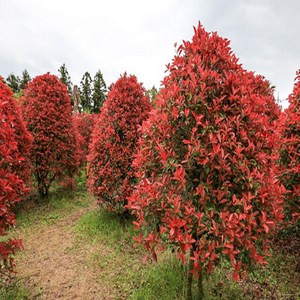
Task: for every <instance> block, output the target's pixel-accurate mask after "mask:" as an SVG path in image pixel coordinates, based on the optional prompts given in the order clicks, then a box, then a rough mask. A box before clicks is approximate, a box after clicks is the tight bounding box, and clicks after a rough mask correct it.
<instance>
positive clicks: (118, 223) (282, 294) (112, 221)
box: [0, 184, 300, 300]
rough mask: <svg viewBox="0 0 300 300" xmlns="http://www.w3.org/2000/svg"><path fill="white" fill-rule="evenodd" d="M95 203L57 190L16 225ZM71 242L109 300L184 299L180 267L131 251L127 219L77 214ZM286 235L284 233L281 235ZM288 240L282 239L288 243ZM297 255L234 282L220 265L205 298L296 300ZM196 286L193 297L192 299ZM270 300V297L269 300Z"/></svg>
mask: <svg viewBox="0 0 300 300" xmlns="http://www.w3.org/2000/svg"><path fill="white" fill-rule="evenodd" d="M93 201H95V200H94V199H93V198H92V197H91V196H89V195H88V194H87V193H86V191H85V190H84V185H83V184H82V188H81V189H79V190H77V191H76V192H70V191H66V190H63V189H57V190H56V191H54V192H52V195H51V197H50V198H49V201H48V202H47V203H46V202H45V203H42V204H41V205H38V206H36V207H34V208H32V209H31V210H30V211H23V212H20V213H18V215H17V224H18V225H17V226H18V227H21V228H26V229H28V230H30V227H31V226H35V225H43V226H48V225H51V224H53V223H55V222H57V221H58V220H61V219H62V218H64V217H66V216H67V214H68V213H70V211H73V210H76V209H80V208H81V207H88V206H90V205H91V203H92V202H93ZM74 234H75V236H76V241H75V243H74V245H72V246H71V247H70V248H68V249H66V251H70V252H72V251H74V253H75V252H76V251H78V248H80V247H78V245H85V246H86V247H87V248H88V249H89V251H88V252H87V253H88V254H87V255H88V257H87V261H88V265H87V267H88V268H91V269H93V270H94V271H96V274H97V276H98V279H99V281H100V280H101V281H104V282H105V283H107V285H108V287H109V288H111V290H112V299H130V300H152V299H153V300H155V299H165V300H168V299H170V300H171V299H172V300H173V299H174V300H183V299H185V296H184V295H185V285H186V279H185V275H186V273H187V270H186V267H183V266H182V265H181V264H180V263H179V262H178V260H177V259H176V258H175V257H174V254H172V253H171V251H166V252H165V253H161V254H160V255H159V257H158V262H157V263H153V262H150V261H148V263H147V264H143V262H142V261H143V258H144V256H145V255H146V254H147V253H146V252H145V250H144V249H142V248H141V247H137V248H135V247H134V246H133V243H134V242H133V236H134V235H135V231H134V228H133V225H132V223H131V220H124V219H120V218H119V216H117V215H115V214H113V213H109V212H106V211H104V210H102V209H99V208H97V209H96V210H94V211H91V212H88V213H86V214H85V215H83V216H82V217H81V218H80V219H79V220H78V221H77V223H76V224H75V227H74ZM284 234H285V235H288V234H287V233H284ZM289 238H290V236H288V238H287V243H288V242H289ZM297 259H299V251H298V253H281V252H280V249H279V250H276V251H274V254H273V256H272V257H270V258H269V259H268V262H269V264H268V265H267V266H256V267H255V268H254V270H253V272H252V273H251V274H249V276H248V278H247V279H245V280H243V281H241V282H239V283H236V282H234V281H233V280H232V278H231V270H230V266H229V264H228V263H226V262H224V263H222V265H221V266H219V267H218V268H216V269H215V271H214V272H213V273H212V274H210V276H209V278H207V279H205V281H204V284H203V285H204V290H205V296H206V298H205V299H208V300H217V299H225V300H226V299H228V300H230V299H234V300H242V299H280V300H281V299H291V300H296V299H300V280H299V278H300V275H299V270H298V271H297V263H298V261H297ZM196 290H197V289H196V282H194V286H193V292H194V294H195V295H196V293H197V291H196ZM272 297H273V298H272ZM0 299H3V300H10V299H14V300H21V299H24V300H26V299H30V298H29V292H28V290H26V288H24V287H23V286H22V285H21V284H20V283H19V282H16V281H13V282H12V283H11V284H9V285H8V286H6V287H2V288H1V287H0Z"/></svg>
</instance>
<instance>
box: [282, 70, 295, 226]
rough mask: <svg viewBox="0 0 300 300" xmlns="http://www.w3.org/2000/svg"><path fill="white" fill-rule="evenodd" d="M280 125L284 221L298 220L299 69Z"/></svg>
mask: <svg viewBox="0 0 300 300" xmlns="http://www.w3.org/2000/svg"><path fill="white" fill-rule="evenodd" d="M295 80H296V82H295V85H294V90H293V93H292V94H291V95H290V96H289V102H290V106H289V107H288V109H286V111H285V113H284V114H283V116H282V122H281V126H280V147H279V153H280V159H279V166H280V167H281V170H280V173H279V178H280V181H281V182H282V183H283V184H284V186H285V188H286V189H287V193H286V198H285V199H286V201H285V204H286V208H285V221H286V223H289V222H296V221H297V220H300V70H299V71H298V72H297V77H296V79H295Z"/></svg>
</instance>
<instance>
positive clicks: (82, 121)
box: [73, 113, 98, 166]
mask: <svg viewBox="0 0 300 300" xmlns="http://www.w3.org/2000/svg"><path fill="white" fill-rule="evenodd" d="M97 117H98V115H97V114H88V113H81V114H75V115H74V116H73V125H74V129H75V132H76V133H77V141H78V148H79V149H78V150H79V160H80V165H81V166H85V165H86V162H87V155H88V151H89V144H90V142H91V135H92V131H93V129H94V121H95V119H96V118H97Z"/></svg>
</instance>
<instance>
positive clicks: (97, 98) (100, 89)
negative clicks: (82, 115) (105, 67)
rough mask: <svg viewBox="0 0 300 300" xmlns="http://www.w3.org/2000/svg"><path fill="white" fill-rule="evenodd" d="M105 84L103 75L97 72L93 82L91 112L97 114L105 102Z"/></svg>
mask: <svg viewBox="0 0 300 300" xmlns="http://www.w3.org/2000/svg"><path fill="white" fill-rule="evenodd" d="M106 92H107V89H106V84H105V81H104V79H103V74H102V73H101V71H100V70H99V71H98V72H97V73H96V75H95V77H94V80H93V94H92V99H93V108H92V112H94V113H99V111H100V107H101V106H102V105H103V103H104V101H105V100H106Z"/></svg>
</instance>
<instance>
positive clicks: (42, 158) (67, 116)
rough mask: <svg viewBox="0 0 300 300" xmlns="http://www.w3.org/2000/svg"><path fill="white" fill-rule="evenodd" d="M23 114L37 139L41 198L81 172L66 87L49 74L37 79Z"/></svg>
mask: <svg viewBox="0 0 300 300" xmlns="http://www.w3.org/2000/svg"><path fill="white" fill-rule="evenodd" d="M21 103H22V113H23V117H24V120H25V121H26V123H27V128H28V130H29V131H30V132H31V134H32V135H33V139H34V142H33V150H32V154H31V161H32V164H33V172H34V175H35V179H36V181H37V185H38V192H39V195H40V197H42V198H44V197H46V196H47V195H48V192H49V188H50V185H51V183H52V182H53V181H54V180H55V179H58V178H60V179H61V178H64V177H65V176H69V177H72V176H73V174H74V173H75V172H76V170H77V169H78V165H79V161H78V160H77V157H76V147H77V146H76V139H75V132H74V128H73V123H72V115H71V104H70V99H69V95H68V92H67V89H66V86H65V85H64V84H63V83H61V82H60V80H59V79H58V78H57V77H56V76H54V75H50V74H49V73H47V74H45V75H41V76H37V77H35V78H34V79H33V80H32V81H31V82H30V83H29V84H28V87H27V89H26V90H24V96H23V98H22V99H21Z"/></svg>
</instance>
